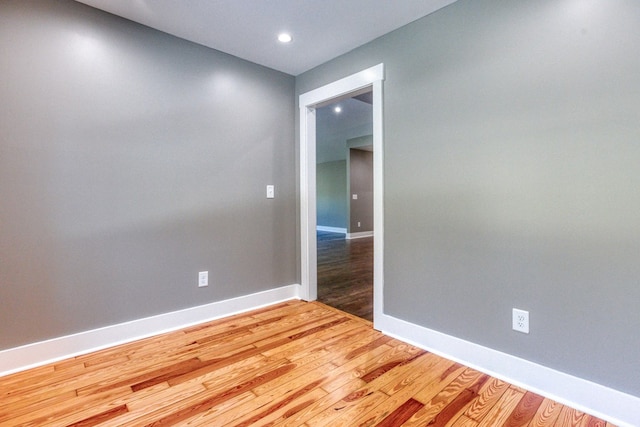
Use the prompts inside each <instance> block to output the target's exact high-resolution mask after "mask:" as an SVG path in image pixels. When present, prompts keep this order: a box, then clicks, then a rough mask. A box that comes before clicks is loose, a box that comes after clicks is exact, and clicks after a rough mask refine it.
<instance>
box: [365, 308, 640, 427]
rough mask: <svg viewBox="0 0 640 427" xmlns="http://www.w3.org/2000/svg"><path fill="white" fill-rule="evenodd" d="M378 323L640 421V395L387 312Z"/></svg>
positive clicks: (598, 411) (632, 422)
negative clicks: (579, 376) (609, 386)
mask: <svg viewBox="0 0 640 427" xmlns="http://www.w3.org/2000/svg"><path fill="white" fill-rule="evenodd" d="M375 327H376V329H379V330H380V331H382V332H383V333H385V334H387V335H390V336H393V337H396V338H398V339H400V340H402V341H405V342H408V343H411V344H413V345H415V346H417V347H420V348H423V349H425V350H427V351H430V352H432V353H435V354H438V355H440V356H443V357H446V358H447V359H451V360H454V361H456V362H459V363H462V364H464V365H465V366H468V367H471V368H474V369H476V370H478V371H481V372H484V373H486V374H489V375H491V376H493V377H496V378H499V379H501V380H504V381H507V382H509V383H511V384H514V385H516V386H519V387H522V388H524V389H527V390H530V391H532V392H534V393H537V394H540V395H542V396H545V397H548V398H550V399H553V400H555V401H557V402H560V403H562V404H565V405H567V406H570V407H572V408H575V409H577V410H579V411H582V412H586V413H589V414H591V415H594V416H596V417H598V418H601V419H603V420H606V421H609V422H612V423H614V424H616V425H618V426H621V427H622V426H625V427H633V426H640V397H637V396H632V395H630V394H626V393H622V392H620V391H617V390H614V389H611V388H608V387H605V386H602V385H600V384H596V383H593V382H591V381H588V380H584V379H581V378H578V377H574V376H572V375H568V374H565V373H563V372H560V371H556V370H554V369H551V368H547V367H545V366H542V365H538V364H536V363H533V362H529V361H527V360H524V359H521V358H518V357H515V356H512V355H509V354H506V353H502V352H500V351H497V350H493V349H490V348H487V347H483V346H481V345H478V344H474V343H471V342H468V341H465V340H462V339H459V338H456V337H453V336H451V335H446V334H443V333H441V332H437V331H434V330H431V329H428V328H425V327H422V326H419V325H416V324H413V323H410V322H407V321H404V320H400V319H397V318H395V317H393V316H389V315H387V314H382V315H381V316H378V317H377V318H376V319H375Z"/></svg>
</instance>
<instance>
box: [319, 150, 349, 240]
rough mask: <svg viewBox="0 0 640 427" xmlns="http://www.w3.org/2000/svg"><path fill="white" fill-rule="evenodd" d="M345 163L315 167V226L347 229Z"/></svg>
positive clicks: (330, 163)
mask: <svg viewBox="0 0 640 427" xmlns="http://www.w3.org/2000/svg"><path fill="white" fill-rule="evenodd" d="M347 211H348V206H347V162H346V160H337V161H335V162H325V163H318V164H317V165H316V212H317V224H318V225H320V226H324V227H335V228H344V229H346V228H347V224H348V219H347V214H348V212H347Z"/></svg>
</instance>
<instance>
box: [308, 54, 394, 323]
mask: <svg viewBox="0 0 640 427" xmlns="http://www.w3.org/2000/svg"><path fill="white" fill-rule="evenodd" d="M383 79H384V65H383V64H379V65H376V66H374V67H371V68H369V69H366V70H363V71H361V72H359V73H356V74H353V75H351V76H348V77H345V78H343V79H341V80H338V81H335V82H333V83H330V84H328V85H326V86H323V87H321V88H318V89H315V90H313V91H310V92H307V93H304V94H302V95H300V98H299V100H300V102H299V105H300V242H301V259H300V270H301V297H302V298H303V299H305V300H307V301H313V300H316V299H317V298H318V278H317V269H318V265H317V225H318V224H317V217H316V207H317V198H316V196H317V188H316V117H317V110H318V109H319V108H322V107H323V106H327V105H329V104H333V103H335V102H337V101H341V100H345V99H349V98H353V97H355V96H360V95H363V94H365V93H371V95H370V97H371V107H372V117H373V120H372V152H373V230H374V231H373V233H374V235H373V238H372V239H373V321H374V327H376V319H378V318H380V317H381V315H382V313H383V300H382V296H383V277H384V276H383V255H384V253H383V249H384V228H383V225H384V222H383V209H382V208H383V176H382V174H383V167H382V165H383V149H382V144H383V128H382V117H383V116H382V82H383Z"/></svg>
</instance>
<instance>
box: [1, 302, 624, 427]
mask: <svg viewBox="0 0 640 427" xmlns="http://www.w3.org/2000/svg"><path fill="white" fill-rule="evenodd" d="M425 424H429V425H430V426H458V427H460V426H462V427H480V426H495V425H505V426H509V427H520V426H529V427H549V426H557V427H564V426H580V427H592V426H605V427H615V426H612V425H610V424H607V423H605V422H604V421H602V420H599V419H596V418H594V417H592V416H590V415H588V414H583V413H581V412H578V411H575V410H574V409H571V408H568V407H565V406H563V405H560V404H558V403H556V402H553V401H551V400H548V399H544V398H542V397H541V396H538V395H535V394H534V393H531V392H528V391H526V390H523V389H521V388H519V387H515V386H511V385H509V384H508V383H506V382H503V381H501V380H498V379H495V378H491V377H488V376H487V375H485V374H482V373H480V372H477V371H475V370H473V369H470V368H467V367H464V366H462V365H460V364H458V363H455V362H453V361H450V360H446V359H443V358H441V357H439V356H436V355H435V354H433V353H428V352H425V351H424V350H421V349H419V348H417V347H414V346H411V345H409V344H406V343H403V342H401V341H399V340H397V339H394V338H391V337H387V336H384V335H383V334H381V333H380V332H377V331H375V330H373V329H372V326H371V323H370V322H368V321H366V320H363V319H360V318H357V317H354V315H352V314H347V313H344V312H341V311H339V310H337V309H335V308H331V307H328V306H326V305H324V304H321V303H318V302H315V303H305V302H301V301H289V302H286V303H281V304H277V305H275V306H273V307H271V308H269V307H265V308H262V309H260V310H257V311H253V312H248V313H243V314H239V315H235V316H232V317H230V318H226V319H218V320H214V321H212V322H207V323H205V324H202V325H195V326H191V327H189V328H186V329H182V330H179V331H174V332H170V333H167V334H163V335H160V336H156V337H151V338H148V339H144V340H139V341H135V342H131V343H128V344H123V345H119V346H116V347H112V348H109V349H105V350H102V351H98V352H95V353H92V354H87V355H82V356H77V357H74V358H70V359H68V360H64V361H59V362H56V363H54V364H51V365H47V366H43V367H39V368H35V369H33V370H28V371H24V372H20V373H16V374H12V375H8V376H5V377H1V378H0V427H9V426H11V427H15V426H39V427H40V426H56V427H60V426H76V427H79V426H93V425H100V426H103V427H113V426H132V427H136V426H165V425H167V426H168V425H180V426H263V425H264V426H267V425H269V426H290V427H292V426H308V427H311V426H331V427H337V426H349V427H352V426H397V425H406V426H415V425H425Z"/></svg>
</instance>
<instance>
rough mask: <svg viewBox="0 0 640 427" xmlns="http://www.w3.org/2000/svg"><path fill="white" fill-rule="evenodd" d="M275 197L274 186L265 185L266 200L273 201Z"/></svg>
mask: <svg viewBox="0 0 640 427" xmlns="http://www.w3.org/2000/svg"><path fill="white" fill-rule="evenodd" d="M275 197H276V187H275V185H267V199H273V198H275Z"/></svg>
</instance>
